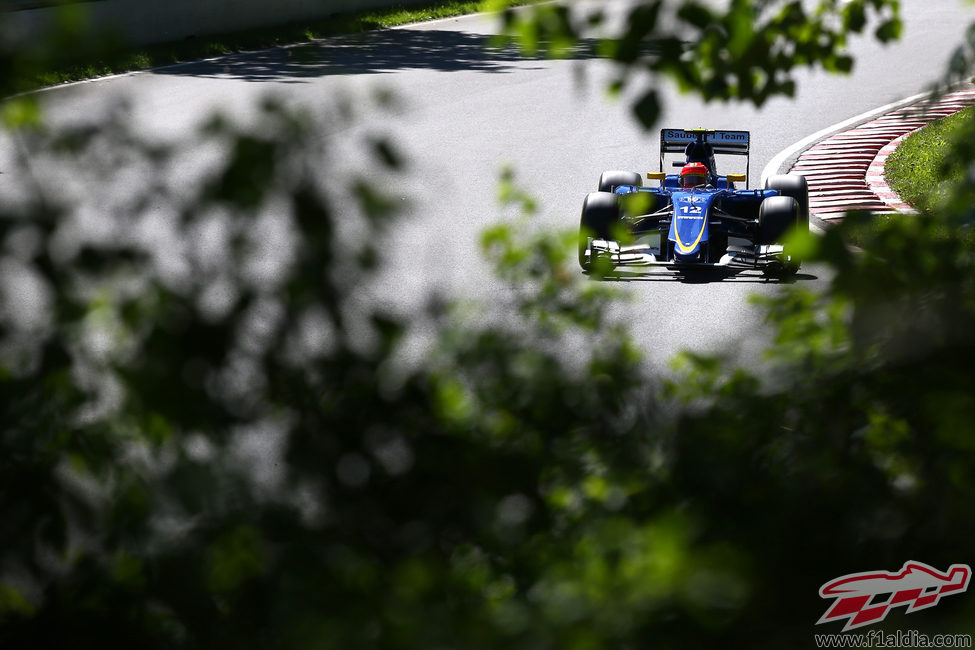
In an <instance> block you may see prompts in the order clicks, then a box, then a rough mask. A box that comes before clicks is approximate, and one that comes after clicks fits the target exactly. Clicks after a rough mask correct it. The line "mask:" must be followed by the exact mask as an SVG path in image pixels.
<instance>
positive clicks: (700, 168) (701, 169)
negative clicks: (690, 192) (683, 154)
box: [680, 162, 708, 187]
mask: <svg viewBox="0 0 975 650" xmlns="http://www.w3.org/2000/svg"><path fill="white" fill-rule="evenodd" d="M707 181H708V168H707V167H705V166H704V164H703V163H699V162H692V163H687V164H686V165H684V168H683V169H681V170H680V185H681V187H699V186H701V185H707Z"/></svg>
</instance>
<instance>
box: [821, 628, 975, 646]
mask: <svg viewBox="0 0 975 650" xmlns="http://www.w3.org/2000/svg"><path fill="white" fill-rule="evenodd" d="M815 639H816V647H817V648H971V647H972V635H971V634H933V635H929V634H922V633H920V632H918V631H917V630H908V631H906V632H905V631H903V630H898V631H896V632H881V631H879V630H873V631H870V632H866V633H863V634H816V635H815Z"/></svg>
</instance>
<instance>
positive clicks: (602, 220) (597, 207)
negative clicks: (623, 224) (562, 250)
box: [579, 192, 620, 271]
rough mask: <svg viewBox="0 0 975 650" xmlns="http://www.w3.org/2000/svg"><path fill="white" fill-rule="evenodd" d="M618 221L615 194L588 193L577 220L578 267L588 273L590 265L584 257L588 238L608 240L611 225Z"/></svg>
mask: <svg viewBox="0 0 975 650" xmlns="http://www.w3.org/2000/svg"><path fill="white" fill-rule="evenodd" d="M619 220H620V208H619V203H618V202H617V200H616V195H615V194H610V193H609V192H590V193H589V194H587V195H586V199H585V200H584V201H583V202H582V216H581V217H580V219H579V266H581V267H582V268H583V270H585V271H588V270H589V268H590V266H591V264H590V260H589V259H588V258H587V257H586V249H587V248H589V238H590V237H591V238H593V239H609V238H610V237H611V235H612V229H613V224H615V223H617V222H619Z"/></svg>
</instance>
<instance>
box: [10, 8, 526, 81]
mask: <svg viewBox="0 0 975 650" xmlns="http://www.w3.org/2000/svg"><path fill="white" fill-rule="evenodd" d="M538 1H539V0H512V1H511V2H509V5H511V6H518V5H526V4H534V3H535V2H538ZM496 6H497V2H491V1H490V0H471V1H465V0H440V1H437V2H430V3H428V4H422V5H415V6H409V7H402V6H399V7H393V8H389V9H376V10H370V11H364V12H357V13H342V14H336V15H333V16H330V17H328V18H327V19H324V20H319V21H306V22H299V23H290V24H286V25H280V26H275V27H273V28H262V29H254V30H249V31H244V32H233V33H227V34H218V35H208V36H201V37H192V38H188V39H185V40H182V41H177V42H172V43H160V44H156V45H148V46H143V47H137V48H124V47H118V46H114V47H113V46H107V47H102V48H100V49H99V50H97V51H87V52H86V51H85V50H84V48H81V49H80V50H79V48H77V47H73V48H70V50H67V49H62V51H70V52H71V55H70V58H66V57H59V56H56V55H54V56H51V55H50V54H49V53H46V54H44V55H42V56H39V57H37V59H36V60H35V61H34V62H33V65H30V66H29V71H28V72H27V74H25V75H24V76H23V77H22V78H21V79H19V80H18V81H17V83H16V87H15V88H16V90H17V91H21V92H22V91H29V90H36V89H38V88H44V87H49V86H56V85H59V84H63V83H68V82H72V81H83V80H85V79H93V78H96V77H102V76H106V75H111V74H119V73H123V72H130V71H133V70H145V69H149V68H155V67H159V66H164V65H170V64H174V63H181V62H185V61H196V60H199V59H205V58H210V57H214V56H220V55H224V54H233V53H236V52H244V51H251V50H262V49H267V48H271V47H278V46H282V45H290V44H295V43H303V42H308V41H312V40H315V39H319V38H325V37H328V36H338V35H343V34H356V33H361V32H366V31H370V30H374V29H386V28H389V27H396V26H398V25H406V24H410V23H417V22H423V21H428V20H436V19H440V18H450V17H453V16H462V15H466V14H472V13H478V12H481V11H488V10H489V9H490V8H491V7H496Z"/></svg>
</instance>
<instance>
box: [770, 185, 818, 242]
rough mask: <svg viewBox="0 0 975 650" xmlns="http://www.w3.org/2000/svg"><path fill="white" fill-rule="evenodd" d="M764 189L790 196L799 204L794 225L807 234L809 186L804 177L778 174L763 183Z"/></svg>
mask: <svg viewBox="0 0 975 650" xmlns="http://www.w3.org/2000/svg"><path fill="white" fill-rule="evenodd" d="M765 189H767V190H775V191H776V192H778V193H779V195H781V196H791V197H792V198H794V199H795V200H796V203H798V204H799V214H798V218H797V220H796V225H797V226H799V229H800V230H802V231H803V232H809V184H808V183H806V177H805V176H800V175H799V174H779V175H777V176H770V177H769V178H768V180H767V181H765Z"/></svg>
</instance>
